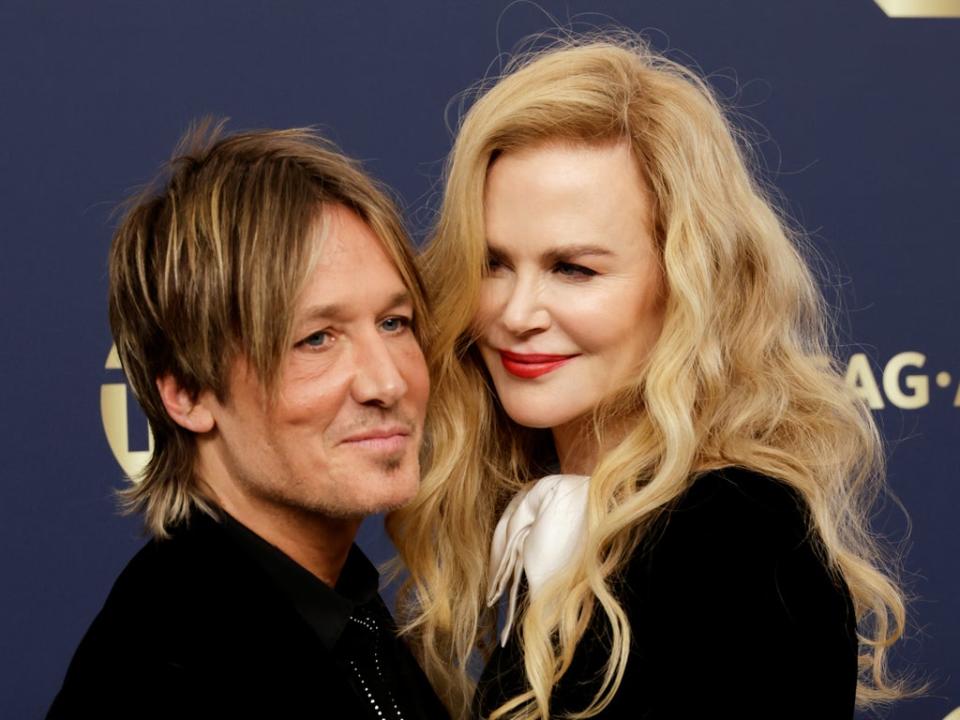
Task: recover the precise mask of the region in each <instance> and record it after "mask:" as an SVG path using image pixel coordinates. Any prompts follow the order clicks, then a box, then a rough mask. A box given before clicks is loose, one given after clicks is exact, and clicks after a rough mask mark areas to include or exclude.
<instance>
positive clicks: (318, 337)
mask: <svg viewBox="0 0 960 720" xmlns="http://www.w3.org/2000/svg"><path fill="white" fill-rule="evenodd" d="M330 340H331V338H330V333H328V332H326V331H325V330H318V331H317V332H315V333H311V334H309V335H307V336H306V337H305V338H304V339H303V340H301V341H300V342H298V343H297V345H303V346H305V347H310V348H322V347H326V346H327V345H329V344H330Z"/></svg>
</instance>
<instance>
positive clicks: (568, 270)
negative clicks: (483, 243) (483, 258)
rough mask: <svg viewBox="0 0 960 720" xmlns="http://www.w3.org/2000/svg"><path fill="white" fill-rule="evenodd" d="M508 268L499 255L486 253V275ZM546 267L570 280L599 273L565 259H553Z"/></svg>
mask: <svg viewBox="0 0 960 720" xmlns="http://www.w3.org/2000/svg"><path fill="white" fill-rule="evenodd" d="M510 269H511V266H510V265H509V263H507V262H506V261H505V260H504V259H503V258H501V257H500V256H498V255H493V254H489V255H487V266H486V274H487V275H494V274H496V273H497V272H499V271H501V270H510ZM548 269H549V271H550V272H552V273H554V274H556V275H561V276H563V277H565V278H568V279H571V280H583V279H586V278H589V277H593V276H594V275H598V274H599V273H598V272H597V271H596V270H593V269H592V268H588V267H587V266H586V265H580V264H579V263H574V262H569V261H567V260H558V261H554V262H553V264H552V265H551V266H549V268H548Z"/></svg>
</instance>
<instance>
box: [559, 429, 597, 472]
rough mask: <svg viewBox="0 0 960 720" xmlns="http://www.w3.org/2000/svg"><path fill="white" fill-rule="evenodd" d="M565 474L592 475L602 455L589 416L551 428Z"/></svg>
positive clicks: (561, 469)
mask: <svg viewBox="0 0 960 720" xmlns="http://www.w3.org/2000/svg"><path fill="white" fill-rule="evenodd" d="M551 432H552V433H553V445H554V447H555V448H556V450H557V459H558V460H559V461H560V472H562V473H563V474H564V475H591V474H593V469H594V467H596V465H597V460H598V459H599V457H600V443H599V442H598V440H597V436H596V434H595V433H594V432H593V427H592V423H591V422H590V421H589V418H577V419H576V420H571V421H570V422H568V423H564V424H563V425H558V426H557V427H555V428H552V429H551Z"/></svg>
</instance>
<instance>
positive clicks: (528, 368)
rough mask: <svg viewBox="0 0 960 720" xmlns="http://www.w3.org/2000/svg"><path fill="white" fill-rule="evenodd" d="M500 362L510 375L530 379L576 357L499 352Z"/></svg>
mask: <svg viewBox="0 0 960 720" xmlns="http://www.w3.org/2000/svg"><path fill="white" fill-rule="evenodd" d="M499 353H500V362H501V363H502V364H503V367H504V369H505V370H506V371H507V372H508V373H510V374H511V375H515V376H517V377H519V378H525V379H531V378H536V377H540V376H541V375H546V374H547V373H548V372H552V371H554V370H556V369H557V368H558V367H560V366H562V365H565V364H566V363H567V362H569V361H570V360H572V359H573V358H575V357H577V355H576V354H574V355H547V354H543V353H515V352H510V351H509V350H500V351H499Z"/></svg>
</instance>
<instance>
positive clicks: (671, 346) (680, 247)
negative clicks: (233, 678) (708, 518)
mask: <svg viewBox="0 0 960 720" xmlns="http://www.w3.org/2000/svg"><path fill="white" fill-rule="evenodd" d="M552 141H561V142H572V143H579V144H584V143H585V144H593V143H601V142H609V141H626V142H628V143H629V145H630V147H631V148H632V151H633V153H634V155H635V157H636V160H637V164H638V167H639V168H640V169H641V171H642V173H643V175H644V177H645V180H646V182H647V183H648V184H649V187H650V189H651V190H652V196H653V197H654V202H655V209H654V214H655V219H656V220H655V222H656V225H655V229H656V241H657V244H658V250H659V253H660V258H661V262H662V268H663V274H664V279H665V285H666V288H667V290H666V292H667V299H666V309H665V318H664V323H663V329H662V333H661V335H660V337H659V340H658V341H657V343H656V345H655V347H654V348H653V349H652V351H651V354H650V355H649V357H648V359H647V362H646V364H645V367H644V370H643V372H642V373H641V375H640V376H638V377H636V378H633V379H632V382H631V383H630V385H629V387H625V388H622V389H621V390H620V391H619V392H618V393H617V394H616V395H615V396H614V397H612V398H611V399H610V400H609V402H604V403H603V404H602V406H601V407H599V408H597V410H596V412H595V413H594V429H595V432H596V434H597V436H598V440H600V441H601V442H603V439H604V432H605V428H609V427H610V424H609V421H610V420H612V419H614V418H616V419H618V420H621V421H622V419H623V418H624V417H628V418H630V419H631V423H630V430H629V431H628V433H627V434H626V436H622V435H619V436H617V437H616V438H615V440H614V441H613V442H611V443H607V445H606V446H610V445H612V447H610V449H608V450H607V451H606V452H605V453H604V454H603V455H602V456H601V458H600V461H599V463H598V464H597V466H596V468H595V470H594V472H593V473H592V479H591V483H590V496H589V521H588V523H589V531H588V539H587V544H586V552H585V554H584V560H583V561H582V563H580V565H579V566H578V567H575V568H571V570H570V572H569V573H568V574H567V575H566V576H565V577H564V578H563V579H562V581H561V582H556V583H553V585H552V587H550V588H547V589H546V590H545V591H544V593H543V594H542V597H541V596H539V595H538V597H537V598H536V600H535V601H534V602H532V603H530V604H529V605H528V606H527V607H526V608H525V611H524V613H523V616H522V621H521V624H520V638H521V642H522V650H523V657H524V664H525V670H526V677H527V681H528V683H529V689H528V691H527V692H525V693H524V694H522V695H519V696H517V697H514V698H512V699H511V700H510V701H508V702H507V703H506V704H505V705H503V706H501V707H500V708H498V709H497V710H496V711H495V712H494V713H493V715H492V716H491V717H492V718H499V717H505V716H509V717H511V718H524V719H526V718H546V717H549V714H550V711H549V700H550V693H551V689H552V688H553V686H554V685H555V684H556V683H557V681H558V680H559V678H560V677H561V676H562V675H563V674H564V672H566V670H567V669H568V668H569V667H570V663H571V660H572V657H573V653H574V650H575V648H576V645H577V642H578V641H579V639H580V638H581V636H582V635H583V633H584V631H585V629H586V627H587V625H588V623H589V621H590V618H591V615H592V613H593V612H600V613H602V614H603V615H602V617H604V618H605V619H606V622H607V623H608V624H609V631H610V636H611V638H612V652H611V655H610V659H609V661H608V663H607V665H606V668H605V674H604V677H603V682H602V685H601V688H600V689H599V691H598V693H597V695H596V696H595V697H594V698H593V701H592V703H591V705H590V706H589V707H588V708H586V709H585V710H584V711H583V712H582V713H579V714H577V715H575V717H589V716H591V715H595V714H596V713H598V712H599V711H601V710H602V709H603V708H604V707H605V706H606V705H607V704H608V703H609V702H610V700H611V699H612V697H613V695H614V693H615V692H616V691H617V689H618V687H619V685H620V682H621V680H622V678H623V675H624V671H625V668H626V663H627V660H628V655H629V647H630V635H631V629H630V625H629V622H628V620H627V616H626V613H625V611H624V608H623V607H621V605H620V603H619V601H618V600H617V597H616V596H615V594H614V592H613V591H612V585H613V582H612V581H613V580H614V579H615V574H616V573H617V571H618V570H619V569H620V568H622V567H623V566H624V564H625V562H626V561H627V560H628V558H629V556H630V554H631V552H632V551H633V550H634V549H635V548H636V545H637V543H638V542H639V540H640V538H641V536H642V535H643V530H644V528H645V527H648V526H649V523H650V521H651V520H652V519H653V518H655V517H656V516H657V514H658V513H659V512H660V511H661V510H663V509H664V508H665V506H666V505H667V504H668V503H670V502H671V501H673V500H675V499H676V498H677V497H678V496H679V495H680V494H681V493H683V492H684V491H685V490H686V489H687V488H688V487H689V486H690V485H691V483H692V482H693V480H694V479H695V478H696V477H697V476H698V475H699V474H702V473H704V472H706V471H709V470H712V469H717V468H722V467H728V466H741V467H745V468H751V469H754V470H756V471H757V472H760V473H763V474H765V475H768V476H772V477H775V478H778V479H780V480H782V481H783V482H785V483H787V484H789V485H790V486H791V487H793V488H794V489H795V490H796V491H798V492H799V493H800V494H801V495H802V496H803V498H804V499H805V500H806V502H807V504H808V505H809V508H810V517H811V521H812V524H813V525H814V526H815V529H816V531H817V532H818V533H819V536H820V538H821V539H822V542H823V547H824V552H825V555H826V560H827V562H828V563H829V565H830V567H831V569H832V570H833V571H834V572H835V573H837V574H838V575H839V576H840V577H842V579H843V580H844V581H845V582H846V584H847V586H848V587H849V589H850V593H851V595H852V597H853V603H854V606H855V608H856V617H857V622H858V635H859V641H860V647H861V656H860V668H861V674H860V678H859V685H858V689H857V701H858V703H859V704H860V705H861V706H866V705H869V704H871V703H875V702H878V701H883V700H889V699H892V698H894V697H897V696H898V695H900V694H901V693H902V692H903V687H902V684H901V683H900V682H899V681H897V680H895V679H893V678H891V677H890V674H889V672H888V670H887V667H886V659H887V650H888V648H889V647H890V645H891V644H892V643H894V642H895V641H896V640H897V639H898V638H899V637H900V636H901V634H902V633H903V630H904V624H905V610H904V599H903V595H902V593H901V591H900V589H899V587H898V585H897V582H896V581H895V580H894V579H893V576H892V571H891V570H890V569H889V568H890V567H891V566H892V563H891V559H890V558H889V557H888V556H887V555H885V554H883V553H882V552H881V550H880V548H879V547H878V545H877V543H876V542H875V540H874V539H873V536H872V535H871V532H870V530H869V528H868V511H869V508H870V507H871V506H872V504H873V503H874V501H875V499H876V496H877V493H878V492H879V491H880V489H881V488H882V480H883V475H884V463H883V456H882V450H881V443H880V440H879V436H878V433H877V429H876V427H875V425H874V423H873V420H872V418H871V416H870V414H869V412H868V410H867V409H866V408H865V407H864V405H863V404H862V403H861V402H860V401H858V400H857V399H856V398H855V397H854V396H853V394H852V393H851V391H849V390H848V388H847V387H846V386H845V384H844V381H843V377H842V374H841V371H840V368H839V365H838V362H837V360H836V358H835V357H833V355H832V354H831V352H830V350H829V349H828V348H829V345H830V339H831V335H830V325H829V322H828V320H827V313H826V307H825V303H824V301H823V299H822V296H821V294H820V292H819V290H818V287H817V284H816V282H815V281H814V278H813V277H812V274H811V272H810V270H809V269H808V266H807V263H806V262H805V260H804V257H803V255H802V253H801V252H800V250H799V249H798V246H799V242H798V240H799V238H798V237H796V233H794V232H791V231H790V230H789V228H788V223H787V222H785V220H784V219H783V218H782V217H781V216H780V215H779V214H778V212H777V211H776V210H775V209H774V207H775V205H774V203H772V202H771V200H770V198H769V193H768V192H767V191H766V190H765V189H764V188H763V187H762V186H761V185H760V184H759V182H758V181H757V180H756V179H755V177H754V176H753V174H752V173H751V172H750V170H749V169H748V168H749V167H750V165H751V163H750V162H749V155H748V150H747V143H745V142H744V141H743V139H742V138H741V137H739V135H738V131H737V130H735V129H734V127H733V126H732V124H731V123H730V122H729V121H728V120H727V119H726V117H725V113H724V111H723V109H722V107H721V105H720V103H719V102H718V100H717V99H716V97H715V96H714V94H713V92H712V91H711V89H710V88H709V87H708V85H707V84H706V83H705V82H704V81H703V80H702V79H701V78H700V77H698V76H697V74H696V73H694V72H692V71H691V70H689V69H688V68H686V67H684V66H683V65H681V64H678V63H675V62H672V61H670V60H668V59H666V58H664V57H661V56H658V55H657V54H655V53H653V52H652V51H650V50H649V49H648V48H647V46H646V45H645V44H644V43H643V42H642V41H641V40H639V39H637V38H635V37H633V36H626V37H619V36H618V37H613V36H603V37H599V38H598V37H573V38H570V37H567V38H565V39H564V40H563V41H562V42H560V43H558V44H555V45H552V46H551V47H549V48H546V49H541V50H539V51H537V52H533V53H528V54H526V55H523V56H522V57H519V58H517V59H515V60H513V61H512V62H511V63H510V64H509V65H508V67H507V69H506V72H505V73H504V74H503V75H502V76H501V77H500V78H498V79H496V81H495V82H493V83H489V84H488V85H487V86H485V88H483V89H481V92H480V93H479V98H478V99H477V100H476V101H475V102H474V103H473V105H472V107H471V108H470V109H469V112H467V113H466V115H465V117H464V119H463V120H462V124H461V127H460V129H459V133H458V135H457V138H456V142H455V144H454V147H453V151H452V154H451V156H450V158H449V161H448V165H447V167H446V191H445V195H444V198H443V205H442V209H441V212H440V215H439V218H438V222H437V225H436V228H435V232H434V234H433V236H432V238H431V240H430V242H429V244H428V246H427V248H426V250H425V251H424V253H423V255H422V264H421V268H422V272H423V273H424V279H425V282H426V284H427V288H428V293H429V299H430V301H431V303H432V309H433V312H434V317H435V319H436V320H435V323H436V324H435V325H434V326H433V327H432V328H431V329H430V342H429V345H430V348H429V352H428V362H429V365H430V368H431V371H432V382H433V385H432V387H433V397H432V406H431V410H430V413H429V420H428V439H427V444H426V446H425V449H424V452H425V467H426V474H425V477H424V479H423V483H422V486H421V490H420V493H419V495H418V496H417V497H416V499H415V500H414V501H413V502H412V503H411V504H409V505H408V506H406V507H405V508H403V509H402V510H399V511H396V512H395V513H393V514H392V515H391V516H390V517H389V518H388V531H389V533H390V535H391V537H392V539H393V541H394V542H395V543H396V545H397V547H398V549H399V551H400V554H401V558H402V559H403V561H404V562H405V564H406V566H407V568H408V569H409V573H410V574H409V577H408V579H407V580H406V581H405V584H404V586H403V587H402V588H401V592H400V594H399V596H398V612H399V616H400V618H401V620H402V621H403V622H404V624H405V625H404V630H405V632H406V633H407V634H408V636H409V637H410V638H411V639H412V641H413V644H414V646H415V648H416V649H417V652H418V654H419V658H420V660H421V662H422V665H423V667H424V669H425V671H426V673H427V674H428V676H429V677H430V679H431V680H432V682H433V683H434V685H435V686H436V687H437V688H438V690H439V692H440V693H441V696H442V697H443V699H444V701H445V702H446V704H447V706H448V708H449V709H450V710H451V712H453V714H454V716H465V715H467V714H468V712H469V707H470V702H471V696H472V692H473V688H472V682H473V681H472V680H471V670H472V669H473V667H474V663H475V662H476V661H477V660H478V651H479V656H481V657H482V656H483V655H485V654H486V653H488V651H489V649H490V648H491V647H492V644H493V642H494V641H495V640H494V633H495V624H496V614H495V610H491V609H489V608H487V607H486V606H485V601H484V597H485V590H486V587H487V581H488V566H487V565H488V558H489V548H490V542H491V537H492V534H493V529H494V526H495V524H496V521H497V518H498V516H499V513H500V512H501V511H502V510H503V508H504V506H505V504H506V502H507V501H508V500H509V499H510V498H511V497H512V496H513V495H514V493H516V492H517V490H518V489H519V488H521V487H522V486H523V485H524V484H525V483H527V482H529V481H530V480H531V479H533V478H534V477H535V476H536V473H537V472H538V471H540V470H541V469H542V468H540V467H538V466H539V465H540V464H541V461H542V458H543V455H542V452H541V451H542V448H543V447H544V444H545V443H546V444H547V445H549V439H548V438H546V437H544V435H543V432H544V431H531V430H527V429H525V428H521V427H519V426H518V425H517V424H516V423H514V422H512V421H511V420H510V418H509V417H507V416H506V415H505V413H504V412H503V410H502V409H501V408H500V407H499V405H498V403H497V402H496V399H495V397H494V394H493V391H492V389H491V385H490V382H489V376H488V375H487V373H486V370H485V368H484V365H483V362H482V360H481V359H480V356H479V353H478V352H477V351H476V349H475V348H474V341H475V339H476V337H475V335H476V329H475V328H474V327H473V325H472V323H473V320H474V313H475V310H476V307H477V298H478V291H479V288H480V283H481V280H482V277H483V273H484V268H485V263H486V252H487V251H486V242H485V234H484V215H483V210H484V205H483V196H484V184H485V179H486V175H487V170H488V168H489V167H490V164H491V162H492V161H493V160H494V159H495V158H496V156H497V155H498V154H500V153H504V152H510V151H512V150H516V149H518V148H526V147H530V146H534V145H537V144H541V143H546V142H552ZM621 424H622V423H621V422H618V423H617V425H618V426H620V425H621ZM607 437H608V438H609V437H610V436H607ZM601 447H605V445H603V444H601Z"/></svg>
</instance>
